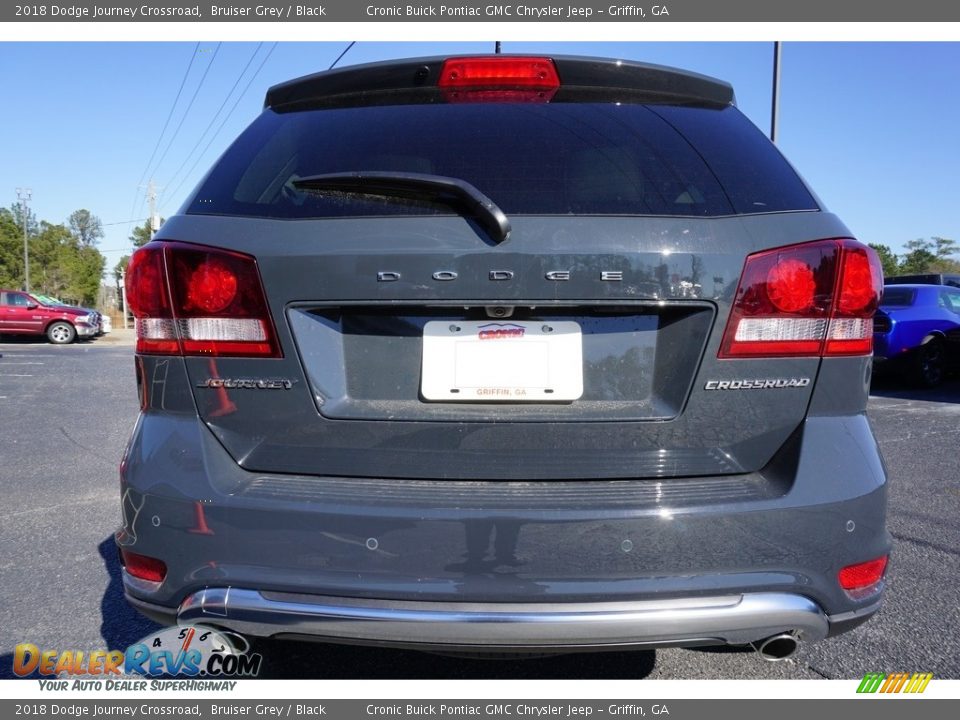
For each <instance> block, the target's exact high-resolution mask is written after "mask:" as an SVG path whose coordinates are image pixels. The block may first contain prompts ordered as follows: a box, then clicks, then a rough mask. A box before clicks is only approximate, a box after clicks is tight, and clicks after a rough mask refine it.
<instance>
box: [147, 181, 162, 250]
mask: <svg viewBox="0 0 960 720" xmlns="http://www.w3.org/2000/svg"><path fill="white" fill-rule="evenodd" d="M147 204H148V206H149V207H150V239H151V240H152V239H153V235H154V233H156V232H157V230H159V229H160V216H159V215H157V186H156V185H154V184H153V178H150V182H149V183H147Z"/></svg>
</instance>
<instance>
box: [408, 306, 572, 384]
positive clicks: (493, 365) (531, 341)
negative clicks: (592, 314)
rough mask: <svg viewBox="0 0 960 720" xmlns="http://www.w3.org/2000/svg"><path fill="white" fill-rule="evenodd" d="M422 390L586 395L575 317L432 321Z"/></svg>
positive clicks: (426, 338) (425, 333) (427, 333)
mask: <svg viewBox="0 0 960 720" xmlns="http://www.w3.org/2000/svg"><path fill="white" fill-rule="evenodd" d="M422 351H423V354H422V357H423V360H422V363H421V372H420V393H421V396H422V399H423V400H426V401H428V402H481V403H489V402H520V403H524V402H526V403H529V402H537V403H544V402H572V401H574V400H577V399H578V398H580V396H581V395H583V333H582V329H581V327H580V325H579V323H576V322H573V321H570V320H558V321H553V320H536V321H532V320H493V319H490V320H431V321H429V322H427V323H425V325H424V328H423V345H422Z"/></svg>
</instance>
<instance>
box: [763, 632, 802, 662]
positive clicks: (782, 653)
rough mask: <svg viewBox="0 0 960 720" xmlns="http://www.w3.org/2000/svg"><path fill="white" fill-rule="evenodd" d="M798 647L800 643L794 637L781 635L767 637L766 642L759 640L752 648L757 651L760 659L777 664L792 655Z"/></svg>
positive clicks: (785, 634)
mask: <svg viewBox="0 0 960 720" xmlns="http://www.w3.org/2000/svg"><path fill="white" fill-rule="evenodd" d="M799 645H800V643H799V642H798V640H797V636H796V635H793V634H791V633H782V634H781V635H774V636H772V637H768V638H767V639H766V640H761V641H760V642H759V643H756V644H754V647H755V648H756V649H757V653H759V655H760V657H762V658H763V659H764V660H766V661H767V662H779V661H780V660H786V659H787V658H788V657H790V656H791V655H793V654H794V653H795V652H796V651H797V648H798V647H799Z"/></svg>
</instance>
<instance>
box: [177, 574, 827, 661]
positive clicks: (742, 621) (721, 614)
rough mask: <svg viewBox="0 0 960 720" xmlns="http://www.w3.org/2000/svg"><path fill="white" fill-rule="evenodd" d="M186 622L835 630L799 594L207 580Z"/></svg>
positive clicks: (429, 635)
mask: <svg viewBox="0 0 960 720" xmlns="http://www.w3.org/2000/svg"><path fill="white" fill-rule="evenodd" d="M177 621H178V622H179V623H181V624H190V623H197V624H207V625H214V626H217V627H222V628H227V629H230V630H234V631H236V632H238V633H241V634H245V635H252V636H258V637H269V636H273V635H311V636H316V637H317V638H327V639H330V640H337V639H342V640H345V641H352V642H361V643H362V642H369V643H385V644H391V643H392V644H398V645H421V644H422V645H431V646H438V645H439V646H449V647H478V646H479V647H488V648H504V647H513V648H534V647H565V646H598V645H652V646H656V645H673V644H679V645H683V644H685V643H688V644H691V645H692V644H711V643H713V644H723V643H726V644H744V643H749V642H754V641H756V640H761V639H763V638H766V637H769V636H771V635H775V634H777V633H781V632H790V631H797V632H799V634H800V639H801V640H805V641H817V640H821V639H823V638H824V637H826V635H827V631H828V629H829V621H828V618H827V616H826V615H824V613H823V611H822V610H821V609H820V607H819V606H818V605H817V604H816V603H814V602H813V601H812V600H810V599H808V598H806V597H803V596H801V595H793V594H790V593H747V594H743V595H724V596H719V597H704V598H680V599H673V600H645V601H638V602H600V603H552V604H551V603H529V604H517V603H512V604H497V603H437V602H410V601H393V600H367V599H359V598H339V597H323V596H314V595H295V594H287V593H261V592H258V591H256V590H248V589H243V588H232V587H225V588H206V589H204V590H200V591H197V592H195V593H193V594H192V595H190V596H189V597H187V599H186V600H184V602H183V603H182V604H181V605H180V608H179V610H178V612H177Z"/></svg>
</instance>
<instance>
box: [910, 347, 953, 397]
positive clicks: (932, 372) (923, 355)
mask: <svg viewBox="0 0 960 720" xmlns="http://www.w3.org/2000/svg"><path fill="white" fill-rule="evenodd" d="M945 370H946V349H945V348H944V346H943V342H942V341H941V340H940V339H939V338H935V337H931V338H927V339H926V340H925V341H924V342H923V344H922V345H921V346H920V347H918V348H917V353H916V356H915V357H914V362H913V382H914V384H915V385H918V386H919V387H924V388H932V387H936V386H937V385H939V384H940V383H941V382H943V376H944V373H945Z"/></svg>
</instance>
